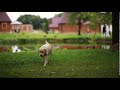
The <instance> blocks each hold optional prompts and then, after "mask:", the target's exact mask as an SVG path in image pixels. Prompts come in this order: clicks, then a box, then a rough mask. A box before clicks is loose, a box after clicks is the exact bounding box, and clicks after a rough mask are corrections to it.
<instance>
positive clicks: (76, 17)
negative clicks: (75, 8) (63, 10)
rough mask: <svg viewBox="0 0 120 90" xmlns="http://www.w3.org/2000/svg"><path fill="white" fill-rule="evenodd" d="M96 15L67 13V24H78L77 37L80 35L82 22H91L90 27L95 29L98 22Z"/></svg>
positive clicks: (91, 13)
mask: <svg viewBox="0 0 120 90" xmlns="http://www.w3.org/2000/svg"><path fill="white" fill-rule="evenodd" d="M98 15H99V14H98V12H69V16H68V22H70V24H76V23H77V24H78V35H80V34H81V25H82V21H83V22H84V21H91V24H90V26H91V27H93V28H96V27H97V23H98V21H99V17H98Z"/></svg>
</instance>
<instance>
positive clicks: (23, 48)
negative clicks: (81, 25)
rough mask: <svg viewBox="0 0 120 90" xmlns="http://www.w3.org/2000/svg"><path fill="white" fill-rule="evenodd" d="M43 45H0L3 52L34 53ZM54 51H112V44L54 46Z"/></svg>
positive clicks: (0, 50)
mask: <svg viewBox="0 0 120 90" xmlns="http://www.w3.org/2000/svg"><path fill="white" fill-rule="evenodd" d="M40 46H41V44H23V45H20V44H19V45H0V53H1V52H13V53H15V52H32V51H38V48H39V47H40ZM52 46H53V48H54V49H69V50H74V49H78V50H80V49H110V44H64V43H63V44H52Z"/></svg>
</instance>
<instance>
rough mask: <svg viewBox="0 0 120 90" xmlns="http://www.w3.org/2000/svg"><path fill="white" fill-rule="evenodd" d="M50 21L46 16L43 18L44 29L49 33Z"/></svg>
mask: <svg viewBox="0 0 120 90" xmlns="http://www.w3.org/2000/svg"><path fill="white" fill-rule="evenodd" d="M48 25H49V22H48V20H47V19H46V18H44V19H43V23H42V29H43V30H44V31H45V32H46V33H47V34H48V30H49V27H48Z"/></svg>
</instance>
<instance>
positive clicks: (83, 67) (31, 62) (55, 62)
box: [0, 49, 119, 78]
mask: <svg viewBox="0 0 120 90" xmlns="http://www.w3.org/2000/svg"><path fill="white" fill-rule="evenodd" d="M118 63H119V53H118V51H116V52H112V51H110V50H104V49H82V50H65V49H63V50H54V51H53V56H52V60H51V61H50V62H49V64H48V65H47V66H46V67H43V64H42V59H41V58H40V57H39V56H38V52H37V51H33V52H20V53H10V52H5V53H0V77H1V78H6V77H7V78H118V77H119V75H118V74H119V73H118V71H119V64H118Z"/></svg>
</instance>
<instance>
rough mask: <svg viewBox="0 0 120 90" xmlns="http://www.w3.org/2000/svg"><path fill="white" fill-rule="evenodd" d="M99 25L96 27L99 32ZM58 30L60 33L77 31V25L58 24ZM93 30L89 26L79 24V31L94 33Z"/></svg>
mask: <svg viewBox="0 0 120 90" xmlns="http://www.w3.org/2000/svg"><path fill="white" fill-rule="evenodd" d="M99 29H100V27H98V28H97V30H96V31H97V32H100V30H99ZM59 32H62V33H77V32H78V26H77V25H68V24H63V25H59ZM94 32H95V30H94V29H91V28H89V26H87V25H84V24H82V26H81V33H94Z"/></svg>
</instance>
